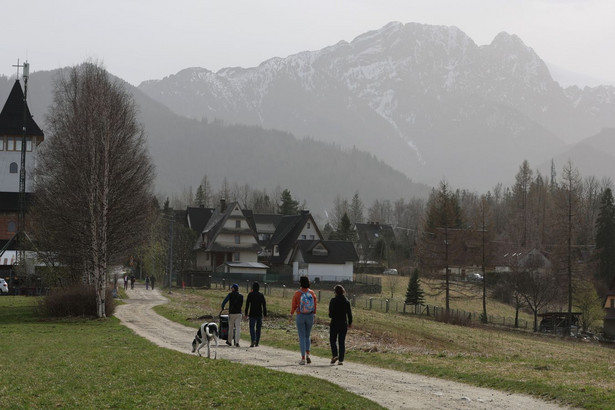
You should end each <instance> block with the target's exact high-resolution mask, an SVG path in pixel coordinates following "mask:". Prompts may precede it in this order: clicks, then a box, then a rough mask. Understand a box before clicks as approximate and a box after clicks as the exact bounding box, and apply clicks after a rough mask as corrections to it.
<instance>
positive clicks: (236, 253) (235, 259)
mask: <svg viewBox="0 0 615 410" xmlns="http://www.w3.org/2000/svg"><path fill="white" fill-rule="evenodd" d="M239 256H240V254H239V252H234V253H233V262H239V261H240V260H241V259H240V258H239Z"/></svg>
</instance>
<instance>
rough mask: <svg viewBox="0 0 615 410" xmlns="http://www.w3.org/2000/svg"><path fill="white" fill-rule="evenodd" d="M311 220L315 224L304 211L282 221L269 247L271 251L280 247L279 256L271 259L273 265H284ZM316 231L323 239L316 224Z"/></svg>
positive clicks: (285, 217) (288, 216)
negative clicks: (275, 247)
mask: <svg viewBox="0 0 615 410" xmlns="http://www.w3.org/2000/svg"><path fill="white" fill-rule="evenodd" d="M310 220H311V221H312V223H314V219H313V218H312V215H310V213H309V212H308V211H302V212H301V213H300V214H299V215H286V216H284V217H283V218H282V219H281V220H280V223H279V224H278V226H277V227H276V230H275V233H274V234H273V236H272V237H271V240H270V241H269V243H268V245H267V247H268V248H270V249H273V248H274V246H276V245H277V246H278V252H279V253H278V256H272V257H271V259H270V261H271V262H272V263H284V261H285V260H286V257H287V256H288V254H289V253H290V251H291V250H292V249H293V246H294V245H295V242H297V239H298V238H299V235H300V234H301V231H302V230H303V227H304V226H305V225H306V223H307V222H308V221H310ZM314 229H315V230H316V232H318V236H320V237H321V238H322V234H321V233H320V230H319V229H318V226H316V223H314Z"/></svg>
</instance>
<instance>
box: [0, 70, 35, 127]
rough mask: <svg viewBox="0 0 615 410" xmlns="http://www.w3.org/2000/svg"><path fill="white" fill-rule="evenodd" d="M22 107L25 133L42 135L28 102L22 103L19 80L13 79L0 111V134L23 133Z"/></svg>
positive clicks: (22, 95)
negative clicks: (11, 87) (11, 86)
mask: <svg viewBox="0 0 615 410" xmlns="http://www.w3.org/2000/svg"><path fill="white" fill-rule="evenodd" d="M24 108H25V119H26V135H27V136H37V137H43V136H44V135H43V131H42V130H41V129H40V128H39V126H38V125H37V124H36V122H35V121H34V119H33V118H32V115H31V114H30V109H29V108H28V104H27V103H26V104H24V94H23V91H22V89H21V84H19V80H17V81H15V84H14V85H13V89H12V90H11V93H10V94H9V97H8V98H7V100H6V103H5V104H4V108H2V112H0V135H23V125H24Z"/></svg>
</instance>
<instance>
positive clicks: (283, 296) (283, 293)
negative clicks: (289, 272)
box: [282, 285, 286, 299]
mask: <svg viewBox="0 0 615 410" xmlns="http://www.w3.org/2000/svg"><path fill="white" fill-rule="evenodd" d="M282 299H286V285H282Z"/></svg>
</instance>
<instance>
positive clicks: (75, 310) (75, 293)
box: [40, 285, 115, 317]
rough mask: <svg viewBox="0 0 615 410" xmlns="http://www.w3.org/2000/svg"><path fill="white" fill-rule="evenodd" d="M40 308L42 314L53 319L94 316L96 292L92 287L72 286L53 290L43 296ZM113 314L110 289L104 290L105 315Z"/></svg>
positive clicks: (112, 300) (113, 307) (113, 305)
mask: <svg viewBox="0 0 615 410" xmlns="http://www.w3.org/2000/svg"><path fill="white" fill-rule="evenodd" d="M40 308H41V310H42V312H43V313H44V314H46V315H47V316H53V317H65V316H96V291H95V289H94V287H93V286H86V285H74V286H71V287H68V288H55V289H53V290H52V291H51V292H50V293H49V294H48V295H47V296H45V297H44V298H43V299H42V301H41V303H40ZM113 312H115V300H114V299H113V296H112V294H111V288H109V287H107V288H106V290H105V315H106V316H107V317H110V316H111V315H113Z"/></svg>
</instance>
